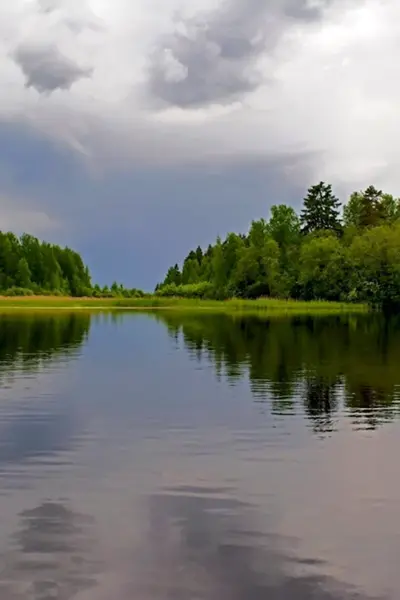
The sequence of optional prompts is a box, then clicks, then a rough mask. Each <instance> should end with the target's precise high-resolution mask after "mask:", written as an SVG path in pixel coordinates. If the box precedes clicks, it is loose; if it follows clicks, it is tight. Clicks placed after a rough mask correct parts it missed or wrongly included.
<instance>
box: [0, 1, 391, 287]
mask: <svg viewBox="0 0 400 600" xmlns="http://www.w3.org/2000/svg"><path fill="white" fill-rule="evenodd" d="M399 51H400V3H399V2H398V0H201V1H200V0H191V2H187V0H13V1H12V2H6V1H2V2H0V85H1V87H0V89H1V92H0V227H1V229H12V230H14V231H17V232H20V231H23V230H27V231H29V232H31V233H34V234H36V235H39V236H40V237H42V238H45V239H48V240H50V241H56V242H59V243H66V244H69V245H71V246H73V247H75V248H76V249H78V250H80V251H81V252H82V253H83V254H84V258H85V259H86V260H87V262H88V263H89V265H90V266H91V268H92V271H93V273H94V276H95V278H96V279H97V280H99V281H100V282H101V283H104V282H106V281H108V282H109V281H110V280H111V279H114V278H117V279H118V280H121V281H123V282H124V283H126V284H129V285H137V286H141V287H144V288H152V287H153V285H154V284H155V283H156V281H157V280H159V279H160V278H161V277H162V275H163V273H164V272H165V270H166V268H167V267H168V266H169V264H170V263H172V262H175V261H176V260H179V259H180V258H181V257H183V256H184V254H185V253H186V252H187V251H188V250H189V249H190V248H191V247H192V246H195V245H197V244H201V245H206V244H208V243H209V242H210V241H213V240H214V239H215V237H216V235H217V234H221V235H224V234H225V233H226V232H227V231H229V230H236V231H243V230H246V229H247V227H248V224H249V222H250V220H251V219H252V218H258V217H259V216H267V215H268V210H269V207H270V206H271V204H274V203H277V202H287V203H290V204H292V205H293V206H297V207H298V206H299V204H300V203H301V198H302V194H303V193H304V190H305V189H306V187H308V186H309V185H310V184H312V183H315V182H317V181H319V180H321V179H325V180H327V181H329V182H332V183H333V184H334V186H335V190H336V192H337V193H338V195H340V196H341V197H345V194H346V193H347V192H348V191H351V190H353V189H358V188H361V187H366V186H367V185H369V184H370V183H374V184H376V185H378V186H381V187H383V188H384V189H385V190H386V191H388V192H391V193H394V194H398V195H400V174H399V170H398V163H399V159H400V145H399V144H398V135H399V131H400V127H399V125H400V117H399V113H398V111H399V108H398V106H399V101H400V77H399V67H398V56H399Z"/></svg>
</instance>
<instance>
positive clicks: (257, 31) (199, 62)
mask: <svg viewBox="0 0 400 600" xmlns="http://www.w3.org/2000/svg"><path fill="white" fill-rule="evenodd" d="M331 1H332V0H320V1H319V2H311V1H310V0H271V1H270V2H266V1H265V0H228V2H226V3H224V4H223V6H222V7H221V8H219V9H218V10H216V11H212V12H208V13H206V14H203V15H202V16H201V17H196V18H194V19H191V20H183V19H181V20H180V21H179V23H177V27H176V31H175V33H174V35H172V36H170V37H169V38H167V39H165V38H164V39H163V40H162V41H160V44H159V46H158V47H157V49H156V50H155V52H154V53H153V55H152V57H151V61H150V63H151V64H150V79H149V87H150V90H151V93H152V94H153V95H154V96H155V97H156V98H158V99H161V100H162V101H164V102H167V103H168V104H170V105H176V106H181V107H186V106H198V105H204V104H209V103H213V102H218V103H229V102H232V101H233V100H235V99H237V98H240V97H242V95H243V94H245V93H246V92H249V91H252V90H254V89H256V88H257V87H258V86H259V85H260V83H261V80H262V78H261V74H260V73H259V72H258V71H257V68H256V61H257V59H258V58H259V57H260V56H261V55H262V54H263V53H265V52H268V51H271V50H272V49H273V48H274V47H275V45H276V44H277V42H278V40H279V39H280V37H281V36H282V34H283V32H284V31H285V30H286V29H287V27H289V26H290V24H291V23H293V22H298V21H304V22H314V21H316V20H318V19H320V18H321V16H322V11H323V8H324V7H325V6H326V5H327V4H328V3H329V2H331Z"/></svg>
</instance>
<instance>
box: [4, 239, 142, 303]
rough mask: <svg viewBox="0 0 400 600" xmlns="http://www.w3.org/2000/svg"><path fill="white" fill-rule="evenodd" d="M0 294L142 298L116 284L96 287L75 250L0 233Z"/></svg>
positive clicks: (136, 293)
mask: <svg viewBox="0 0 400 600" xmlns="http://www.w3.org/2000/svg"><path fill="white" fill-rule="evenodd" d="M0 293H1V294H3V295H5V296H29V295H33V294H37V295H59V296H76V297H82V296H94V297H99V298H100V297H116V296H123V297H136V296H140V295H143V292H140V291H139V290H136V289H132V290H129V289H126V288H124V287H123V286H122V285H119V284H117V283H113V284H112V286H111V287H110V288H109V287H107V286H105V287H103V288H100V286H98V285H93V284H92V279H91V275H90V272H89V268H88V267H87V266H86V265H85V264H84V262H83V260H82V257H81V256H80V255H79V254H78V253H77V252H75V251H74V250H71V249H70V248H68V247H67V248H61V247H60V246H57V245H55V244H49V243H47V242H42V241H40V240H38V239H37V238H36V237H34V236H32V235H29V234H24V235H22V236H21V237H19V238H18V237H17V236H16V235H15V234H13V233H11V232H8V233H3V232H0Z"/></svg>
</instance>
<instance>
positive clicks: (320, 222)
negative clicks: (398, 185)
mask: <svg viewBox="0 0 400 600" xmlns="http://www.w3.org/2000/svg"><path fill="white" fill-rule="evenodd" d="M156 294H157V295H160V296H181V297H192V298H207V299H219V300H223V299H228V298H234V297H238V298H249V299H250V298H259V297H263V296H268V297H273V298H283V299H287V298H292V299H301V300H335V301H345V302H365V303H368V304H370V305H371V306H376V307H380V308H384V309H388V310H392V309H394V310H397V309H398V308H399V307H400V199H398V198H394V197H393V196H392V195H390V194H386V193H384V192H382V191H380V190H378V189H376V188H375V187H374V186H369V187H368V188H367V189H365V190H364V191H359V192H354V193H353V194H352V195H351V196H350V198H349V199H348V201H347V203H346V204H345V205H344V206H342V205H341V203H340V201H339V200H338V198H337V197H336V196H335V195H334V193H333V191H332V186H331V185H330V184H327V183H324V182H321V183H319V184H317V185H314V186H312V187H311V188H310V189H309V190H308V193H307V195H306V197H305V199H304V202H303V208H302V210H301V212H300V214H297V213H296V211H295V210H294V209H293V208H292V207H290V206H286V205H284V204H280V205H275V206H272V207H271V211H270V218H269V220H265V219H264V218H261V219H259V220H255V221H252V223H251V226H250V229H249V231H248V233H247V234H237V233H229V234H228V235H227V236H226V237H225V239H221V238H220V237H218V238H217V240H216V241H215V243H214V244H213V245H212V244H210V245H209V246H208V248H207V249H202V248H201V247H200V246H199V247H197V248H196V249H193V250H191V251H190V252H189V254H188V255H187V256H186V258H185V259H184V261H183V263H182V264H181V266H179V265H178V264H175V265H174V266H172V267H171V268H170V269H169V270H168V272H167V274H166V277H165V279H164V281H163V282H162V283H160V284H158V285H157V287H156Z"/></svg>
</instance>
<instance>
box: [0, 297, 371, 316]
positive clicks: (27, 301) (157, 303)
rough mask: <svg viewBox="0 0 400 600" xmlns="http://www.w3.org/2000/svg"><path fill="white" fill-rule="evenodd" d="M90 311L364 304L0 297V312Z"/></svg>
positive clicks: (286, 310)
mask: <svg viewBox="0 0 400 600" xmlns="http://www.w3.org/2000/svg"><path fill="white" fill-rule="evenodd" d="M16 308H20V309H69V310H75V309H92V310H107V309H108V310H110V309H117V310H123V309H124V310H134V309H136V310H156V309H158V310H163V309H165V310H182V311H189V310H191V311H203V310H207V311H209V312H222V313H241V312H243V313H260V312H263V313H268V314H311V315H313V314H320V313H324V314H325V313H343V312H347V313H355V312H366V311H367V310H368V307H367V306H366V305H364V304H348V303H345V302H326V301H312V302H304V301H297V300H277V299H274V298H260V299H258V300H239V299H233V300H225V301H217V300H190V299H185V298H162V297H157V296H151V295H149V296H146V297H144V298H126V299H125V298H69V297H59V296H54V297H52V296H33V297H32V296H26V297H11V298H6V297H2V298H0V309H1V310H7V309H16Z"/></svg>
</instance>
